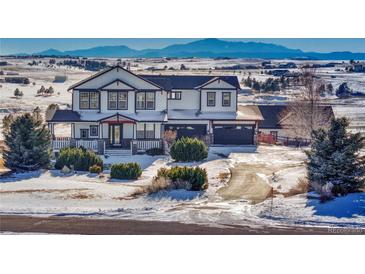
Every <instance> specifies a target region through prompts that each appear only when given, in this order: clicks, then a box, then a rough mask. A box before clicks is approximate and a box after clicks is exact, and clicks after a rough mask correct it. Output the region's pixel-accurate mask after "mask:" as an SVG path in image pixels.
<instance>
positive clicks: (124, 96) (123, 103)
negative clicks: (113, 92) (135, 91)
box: [118, 92, 128, 109]
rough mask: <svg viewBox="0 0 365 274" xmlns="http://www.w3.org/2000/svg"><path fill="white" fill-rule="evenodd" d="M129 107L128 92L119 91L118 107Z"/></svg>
mask: <svg viewBox="0 0 365 274" xmlns="http://www.w3.org/2000/svg"><path fill="white" fill-rule="evenodd" d="M127 108H128V93H127V92H118V109H127Z"/></svg>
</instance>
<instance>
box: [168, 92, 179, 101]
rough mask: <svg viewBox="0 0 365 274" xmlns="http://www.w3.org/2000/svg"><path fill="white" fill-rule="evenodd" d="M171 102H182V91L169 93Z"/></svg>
mask: <svg viewBox="0 0 365 274" xmlns="http://www.w3.org/2000/svg"><path fill="white" fill-rule="evenodd" d="M168 98H169V100H181V91H171V92H169V97H168Z"/></svg>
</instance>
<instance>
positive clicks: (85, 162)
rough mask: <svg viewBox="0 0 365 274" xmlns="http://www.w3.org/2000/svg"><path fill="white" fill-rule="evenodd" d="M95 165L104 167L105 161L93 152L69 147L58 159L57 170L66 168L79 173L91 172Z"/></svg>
mask: <svg viewBox="0 0 365 274" xmlns="http://www.w3.org/2000/svg"><path fill="white" fill-rule="evenodd" d="M93 165H97V166H100V168H102V167H103V160H102V159H101V158H100V157H99V156H98V155H96V154H95V152H93V151H91V150H86V149H85V148H82V147H80V148H76V147H68V148H63V149H61V151H60V154H59V156H58V158H57V159H56V163H55V168H56V169H62V168H63V167H64V166H67V167H69V168H71V166H72V167H73V168H74V170H78V171H89V169H90V167H91V166H93Z"/></svg>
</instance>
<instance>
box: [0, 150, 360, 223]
mask: <svg viewBox="0 0 365 274" xmlns="http://www.w3.org/2000/svg"><path fill="white" fill-rule="evenodd" d="M121 159H122V158H119V159H112V158H108V159H106V161H109V162H110V163H111V162H115V161H118V162H119V161H120V160H121ZM304 159H305V156H304V153H303V151H302V150H301V149H295V148H286V147H279V146H260V147H258V148H256V147H236V148H233V147H212V148H211V149H210V151H209V156H208V159H207V160H205V161H203V162H199V163H186V165H190V166H194V165H199V166H201V167H204V168H206V169H207V172H208V178H209V183H210V186H209V189H208V190H207V191H206V192H189V191H185V190H175V191H170V192H167V191H163V192H160V193H156V194H153V195H142V196H138V197H136V198H130V194H132V193H133V192H134V191H135V190H136V189H138V187H139V186H141V185H145V184H147V183H149V182H150V181H151V179H152V177H153V176H154V175H155V174H156V171H157V169H158V168H160V167H162V166H172V165H176V163H173V162H171V160H170V159H169V158H168V157H165V156H155V157H151V156H146V155H138V156H133V157H129V158H128V157H126V158H125V159H124V160H123V161H124V162H127V161H131V160H133V161H137V162H140V163H141V164H142V166H143V168H144V171H143V173H142V177H141V179H139V180H135V181H113V182H111V181H110V180H109V179H108V175H107V174H106V175H105V176H104V177H102V178H99V177H97V176H94V175H93V176H91V175H88V174H86V173H79V174H75V175H69V176H65V175H61V174H60V173H59V172H58V171H39V172H31V173H23V174H15V175H12V176H11V177H3V178H0V214H27V215H36V216H40V215H46V216H52V215H56V216H89V217H94V218H128V219H138V220H159V221H179V222H186V223H200V224H209V225H230V224H235V225H250V226H253V227H256V226H262V225H271V226H283V225H285V226H287V225H296V224H301V225H312V226H346V227H348V226H349V227H365V193H356V194H350V195H348V196H346V197H342V198H336V199H335V200H334V201H330V202H328V203H320V202H319V200H317V199H312V198H308V197H307V195H305V194H299V195H295V196H291V197H287V198H285V197H284V196H283V195H277V196H276V197H275V198H269V199H267V200H266V201H264V202H261V203H257V204H252V203H250V201H248V200H245V199H244V198H242V197H241V198H240V197H235V198H230V197H228V196H223V195H222V196H221V195H220V194H219V192H220V191H219V189H222V188H223V187H228V188H229V186H230V184H228V180H229V177H230V175H229V171H230V169H234V168H235V167H239V168H246V169H247V170H250V169H252V172H254V173H257V174H259V176H263V177H262V178H265V182H267V183H268V184H270V185H271V186H273V187H274V188H276V189H278V190H279V189H281V191H285V190H289V189H291V188H292V187H293V186H295V185H296V184H297V179H298V178H299V177H301V176H303V175H305V174H304V169H303V167H304V166H303V161H304ZM222 174H223V175H225V176H221V175H222ZM242 183H243V184H244V183H245V182H244V181H243V182H242ZM279 185H280V186H281V187H280V188H279Z"/></svg>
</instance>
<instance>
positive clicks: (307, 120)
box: [280, 68, 332, 139]
mask: <svg viewBox="0 0 365 274" xmlns="http://www.w3.org/2000/svg"><path fill="white" fill-rule="evenodd" d="M300 83H301V90H300V94H299V95H298V96H297V97H296V98H295V99H294V100H293V101H292V102H290V103H289V104H288V107H287V108H286V110H285V111H283V113H281V114H280V124H281V126H282V127H283V128H284V130H285V133H286V135H287V136H288V137H292V138H307V139H311V137H312V132H313V130H316V129H318V128H320V127H323V128H328V127H329V125H330V120H331V119H330V118H331V114H332V112H331V110H330V108H326V107H325V106H324V105H323V104H322V102H321V87H323V82H322V81H321V80H320V79H319V78H318V76H317V73H316V70H315V69H312V68H305V69H302V76H301V78H300Z"/></svg>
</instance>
